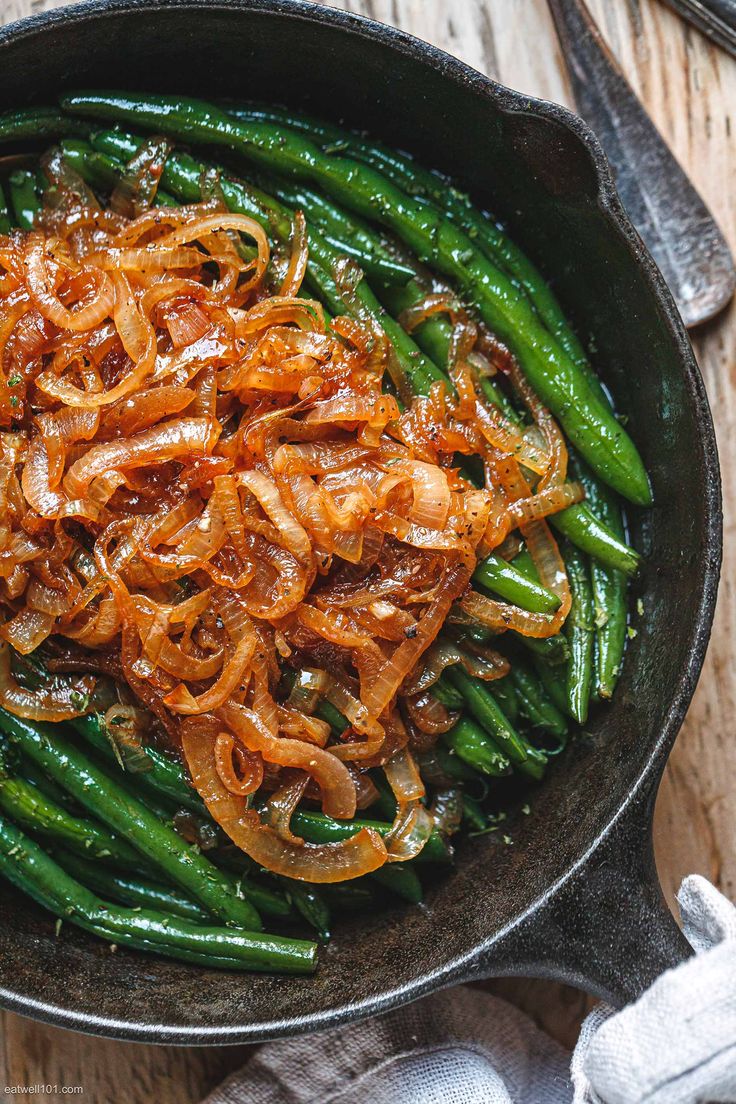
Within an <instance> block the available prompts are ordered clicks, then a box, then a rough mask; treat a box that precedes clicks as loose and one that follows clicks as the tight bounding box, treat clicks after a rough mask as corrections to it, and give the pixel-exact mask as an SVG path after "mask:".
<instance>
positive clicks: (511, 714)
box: [492, 675, 519, 724]
mask: <svg viewBox="0 0 736 1104" xmlns="http://www.w3.org/2000/svg"><path fill="white" fill-rule="evenodd" d="M492 692H493V697H494V698H495V699H496V701H497V702H498V704H499V705H500V706H501V709H502V711H503V713H504V716H505V717H506V718H507V720H509V721H511V724H516V721H517V718H518V716H519V695H518V694H517V693H516V688H515V686H514V684H513V682H512V680H511V679H510V678H509V677H508V675H505V676H504V677H503V678H500V679H494V680H493V691H492Z"/></svg>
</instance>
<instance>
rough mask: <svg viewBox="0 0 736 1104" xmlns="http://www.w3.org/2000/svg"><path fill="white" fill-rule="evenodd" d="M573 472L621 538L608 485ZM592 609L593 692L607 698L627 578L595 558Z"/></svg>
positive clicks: (620, 647)
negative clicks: (593, 619) (594, 648)
mask: <svg viewBox="0 0 736 1104" xmlns="http://www.w3.org/2000/svg"><path fill="white" fill-rule="evenodd" d="M575 474H576V476H577V477H578V478H580V479H581V481H582V483H583V486H584V487H585V491H586V494H587V496H588V501H589V502H590V506H591V509H592V510H593V511H594V512H595V513H596V515H597V516H598V517H600V518H601V520H602V521H603V523H604V524H605V525H606V527H607V528H608V529H610V530H612V531H613V532H614V533H615V534H616V535H617V536H618V537H619V538H620V539H621V541H623V540H624V537H625V533H624V522H623V517H622V516H621V507H620V506H619V505H618V503H617V502H616V500H615V498H614V497H613V495H612V494H611V493H610V492H609V491H608V489H607V488H605V487H602V486H601V484H600V483H598V481H597V480H595V479H593V478H591V475H590V472H589V471H588V470H587V469H586V468H585V467H583V466H581V465H580V464H579V462H576V466H575ZM590 577H591V583H592V586H593V605H594V609H595V640H596V650H595V667H596V692H597V694H598V696H599V697H600V698H610V697H611V695H612V694H613V691H614V689H615V687H616V682H617V680H618V676H619V671H620V670H621V663H622V661H623V657H624V649H625V647H626V620H627V612H628V610H627V601H626V598H627V580H626V576H625V575H623V574H622V572H620V571H616V570H614V569H612V568H610V567H607V566H605V565H604V564H601V563H598V562H596V561H595V560H593V562H592V563H591V565H590Z"/></svg>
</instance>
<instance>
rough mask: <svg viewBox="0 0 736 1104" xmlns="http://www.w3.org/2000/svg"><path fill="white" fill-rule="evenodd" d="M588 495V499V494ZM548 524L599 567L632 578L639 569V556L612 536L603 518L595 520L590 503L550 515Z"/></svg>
mask: <svg viewBox="0 0 736 1104" xmlns="http://www.w3.org/2000/svg"><path fill="white" fill-rule="evenodd" d="M595 483H596V485H597V487H598V488H599V490H600V493H601V494H602V493H603V492H604V491H605V490H606V488H605V487H603V486H602V484H601V483H600V482H599V481H598V480H595ZM588 495H589V497H590V492H589V491H588ZM549 521H550V524H551V525H552V527H553V529H556V530H557V532H558V533H561V534H562V535H563V537H567V539H568V540H569V541H570V543H571V544H574V545H575V547H576V548H579V549H580V551H581V552H585V553H586V554H587V555H588V556H590V557H591V558H593V559H594V560H597V561H598V563H600V564H601V565H603V566H605V567H609V568H612V569H613V570H616V571H621V572H623V573H624V574H625V575H635V574H636V572H637V571H638V570H639V566H640V564H641V557H640V556H639V553H638V552H635V551H634V549H633V548H630V547H629V546H628V545H627V544H626V543H625V541H624V539H623V536H622V537H621V538H619V537H618V536H616V535H615V534H614V533H612V526H611V525H609V524H608V523H607V522H606V521H605V520H604V519H603V518H602V517H601V518H599V517H597V516H596V514H595V512H594V511H593V510H592V509H591V506H590V504H589V503H587V502H579V503H578V504H577V505H576V506H568V507H567V509H566V510H560V512H559V513H558V514H552V516H551V517H550V519H549Z"/></svg>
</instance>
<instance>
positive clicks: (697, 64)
mask: <svg viewBox="0 0 736 1104" xmlns="http://www.w3.org/2000/svg"><path fill="white" fill-rule="evenodd" d="M59 6H61V5H60V4H58V3H55V2H54V0H51V2H45V0H4V2H3V0H0V16H1V17H2V21H3V22H9V21H10V20H12V19H17V18H20V17H21V16H25V15H28V14H30V13H31V12H35V11H39V10H43V9H45V8H50V7H59ZM335 6H343V7H346V8H349V9H350V10H352V11H356V12H363V13H364V14H367V15H370V16H373V17H374V18H376V19H379V20H382V21H384V22H387V23H393V24H395V25H397V26H400V27H402V28H403V29H405V30H407V31H411V32H412V33H414V34H416V35H418V36H419V37H421V38H424V39H427V40H429V41H431V42H433V43H435V44H437V45H438V46H441V47H442V48H444V49H446V50H448V51H449V52H450V53H453V54H456V55H457V56H459V57H461V58H463V59H464V60H465V61H467V62H469V63H470V64H471V65H473V66H475V67H476V68H478V69H480V70H482V71H483V72H485V73H488V74H489V75H491V76H493V77H495V78H497V79H499V80H501V81H503V82H504V83H505V84H508V85H511V86H512V87H514V88H518V89H521V90H523V91H525V92H529V93H533V94H535V95H539V96H544V97H546V98H549V99H553V100H558V101H561V102H563V103H568V104H570V94H569V88H568V85H567V82H566V79H565V76H564V67H563V64H562V61H561V58H560V55H559V50H558V47H557V43H556V40H555V37H554V33H553V30H552V25H551V22H550V18H549V15H548V12H547V6H546V0H344V3H342V4H341V5H335ZM589 6H590V8H591V11H592V12H593V14H594V16H595V17H596V19H597V20H598V23H599V26H600V27H601V30H602V31H603V33H604V35H605V37H606V39H607V41H608V42H609V44H610V46H611V48H612V49H613V51H614V53H615V54H616V56H617V57H618V59H619V61H620V62H621V64H622V66H623V68H624V70H625V72H626V74H627V76H628V77H629V80H630V81H631V83H632V85H633V86H634V88H635V89H636V91H637V92H638V93H639V95H640V96H641V98H642V99H643V101H644V103H645V104H646V106H647V108H648V110H649V112H650V113H651V115H652V117H653V118H654V121H655V122H656V124H657V125H658V126H659V128H660V130H661V131H662V132H663V134H664V135H665V137H666V138H667V140H668V141H669V143H670V145H671V146H672V148H673V150H674V151H675V153H676V155H677V157H678V158H679V160H680V161H681V163H682V164H683V165H684V166H685V168H686V169H687V171H688V172H689V174H690V175H691V177H692V179H693V181H694V183H695V185H696V187H697V188H698V189H699V190H700V192H701V194H702V195H703V197H704V198H705V200H706V202H707V203H708V205H709V206H710V208H711V210H712V211H713V212H714V214H715V215H716V217H717V219H718V221H719V222H720V225H721V227H722V229H723V230H724V232H725V234H726V236H727V238H728V240H729V242H730V244H731V246H732V248H734V249H736V201H734V199H733V182H734V180H736V146H735V144H734V135H733V133H732V131H734V130H736V119H732V112H733V111H734V110H736V61H734V60H733V59H732V58H730V57H728V56H727V55H726V54H725V53H722V52H721V51H719V50H718V49H717V48H716V47H714V46H712V45H711V44H710V43H709V42H708V41H707V40H706V39H705V38H704V37H703V36H702V35H700V34H699V33H698V32H697V31H695V30H693V29H691V28H689V27H688V26H686V24H685V23H683V22H682V21H681V20H680V19H679V18H678V17H677V16H676V15H674V14H673V12H672V11H671V10H670V9H669V8H668V7H666V6H665V5H664V4H663V3H661V2H660V0H589ZM694 344H695V349H696V353H697V355H698V359H699V361H700V365H701V368H702V371H703V374H704V376H705V381H706V385H707V388H708V392H709V395H710V400H711V405H712V407H713V411H714V415H715V421H716V430H717V433H718V440H719V447H720V452H721V464H722V468H723V475H724V495H725V503H724V505H725V515H726V516H725V543H726V554H725V561H724V571H723V580H722V583H721V591H720V599H719V606H718V612H717V615H716V623H715V629H714V633H713V638H712V641H711V646H710V651H709V653H708V658H707V661H706V665H705V670H704V673H703V676H702V679H701V681H700V686H699V688H698V691H697V694H696V696H695V700H694V702H693V705H692V707H691V709H690V713H689V715H688V718H687V721H686V723H685V726H684V728H683V731H682V733H681V734H680V737H679V739H678V741H677V745H676V747H675V750H674V752H673V754H672V757H671V759H670V763H669V766H668V768H667V772H666V775H665V779H664V782H663V785H662V789H661V791H660V795H659V799H658V803H657V812H656V822H655V838H656V851H657V862H658V866H659V872H660V876H661V879H662V884H663V886H664V889H665V893H666V894H667V897H668V900H669V901H670V902H673V901H674V895H675V892H676V890H677V887H678V885H679V883H680V881H681V879H682V877H683V875H685V874H687V873H691V872H698V873H702V874H705V875H706V876H707V877H709V878H711V879H712V880H713V881H714V882H715V883H716V884H717V885H719V886H720V887H721V888H722V889H723V890H724V892H726V893H727V894H729V895H730V896H731V897H736V823H735V821H734V808H735V807H736V741H735V740H734V738H733V718H734V712H735V706H736V664H735V663H734V661H733V656H732V650H733V643H732V642H733V640H734V639H736V594H735V591H734V579H735V578H736V540H734V526H735V525H736V512H735V507H736V502H735V501H732V499H731V495H730V474H731V472H734V474H736V308H734V307H732V308H731V309H730V310H729V311H727V312H726V313H725V314H723V315H721V317H720V318H718V319H717V320H716V321H715V322H712V323H710V324H708V325H707V326H706V327H704V328H702V329H701V330H700V331H699V332H697V333H696V334H695V335H694ZM632 370H636V366H632ZM494 989H495V990H496V991H497V992H502V993H503V994H504V995H505V996H507V997H508V998H509V999H511V1000H513V1001H514V1002H515V1003H517V1004H519V1005H520V1006H521V1007H523V1008H525V1009H527V1010H528V1011H529V1012H530V1013H531V1014H532V1015H534V1016H535V1018H536V1019H537V1020H538V1021H539V1022H540V1023H541V1024H542V1025H543V1026H544V1027H545V1028H546V1029H547V1030H549V1031H550V1033H551V1034H553V1035H555V1036H556V1037H557V1038H559V1039H561V1040H562V1041H564V1042H566V1043H571V1042H572V1041H573V1040H574V1038H575V1033H576V1031H577V1027H578V1025H579V1022H580V1018H581V1016H582V1015H583V1014H584V1011H585V1009H586V1007H587V998H585V997H584V996H583V995H582V994H580V993H578V992H576V991H574V990H571V989H568V988H565V987H563V986H559V985H553V984H550V983H543V982H536V981H529V982H526V981H519V980H514V981H511V980H509V981H500V982H497V983H494ZM246 1056H247V1051H246V1050H245V1049H244V1048H213V1049H207V1050H201V1049H194V1048H187V1049H185V1048H175V1047H151V1046H141V1045H137V1044H130V1043H111V1042H106V1041H101V1040H93V1039H89V1038H86V1037H84V1036H80V1035H75V1034H72V1033H70V1032H66V1031H61V1030H59V1029H54V1028H48V1027H43V1026H41V1025H37V1024H34V1023H32V1022H30V1021H28V1020H25V1019H22V1018H20V1017H18V1016H14V1015H9V1014H5V1015H3V1016H2V1035H1V1036H0V1092H2V1093H3V1094H5V1092H7V1090H8V1089H11V1088H13V1087H15V1086H30V1085H42V1084H43V1085H46V1086H57V1088H56V1090H54V1091H51V1092H48V1091H47V1092H46V1094H45V1095H44V1099H45V1100H48V1101H57V1100H58V1101H61V1100H67V1099H68V1098H69V1097H68V1095H64V1094H62V1091H61V1090H62V1087H63V1086H66V1087H67V1088H69V1087H72V1086H80V1087H81V1088H82V1089H83V1094H80V1096H81V1099H83V1100H88V1101H94V1104H119V1102H120V1101H122V1100H125V1101H126V1104H144V1102H145V1104H149V1102H150V1101H152V1100H155V1101H156V1102H157V1104H189V1102H190V1101H196V1100H198V1099H199V1098H200V1097H201V1096H202V1095H203V1094H204V1093H205V1092H206V1091H207V1090H208V1089H209V1088H211V1087H212V1086H213V1085H215V1084H216V1083H217V1081H218V1080H219V1079H220V1077H222V1076H223V1075H224V1074H225V1073H226V1072H228V1071H229V1070H230V1069H233V1068H235V1067H236V1066H238V1065H240V1064H241V1063H242V1062H243V1061H244V1059H245V1057H246ZM37 1091H38V1090H37Z"/></svg>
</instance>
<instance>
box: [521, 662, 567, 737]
mask: <svg viewBox="0 0 736 1104" xmlns="http://www.w3.org/2000/svg"><path fill="white" fill-rule="evenodd" d="M511 679H512V681H513V684H514V686H515V687H516V690H517V694H518V698H519V709H520V712H521V715H522V717H524V718H525V719H526V720H527V721H528V722H529V724H531V725H532V726H533V727H535V728H541V729H543V730H544V731H545V732H550V733H551V734H552V735H553V736H557V737H558V738H560V739H564V737H566V736H567V721H566V720H565V718H564V716H563V715H562V713H561V712H560V710H559V709H558V708H557V707H556V706H555V705H554V703H553V702H551V701H550V699H549V698H548V696H547V694H546V692H545V690H544V687H543V686H542V685H541V683H540V682H538V680H537V679H536V678H535V677H534V675H533V674H532V672H531V671H530V670H529V668H528V667H526V666H525V665H524V664H523V663H520V662H519V661H518V660H514V662H513V663H512V664H511Z"/></svg>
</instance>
